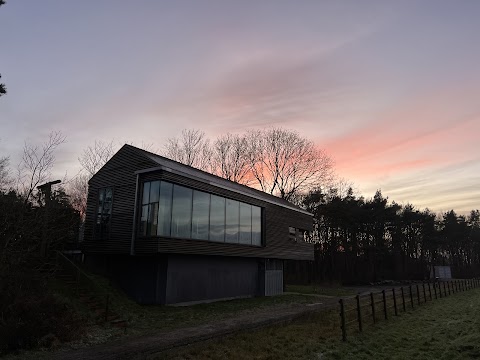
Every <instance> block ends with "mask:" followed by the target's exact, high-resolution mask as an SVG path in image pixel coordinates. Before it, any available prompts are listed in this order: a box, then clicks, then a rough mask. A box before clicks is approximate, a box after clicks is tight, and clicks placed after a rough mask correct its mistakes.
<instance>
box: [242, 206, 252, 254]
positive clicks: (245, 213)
mask: <svg viewBox="0 0 480 360" xmlns="http://www.w3.org/2000/svg"><path fill="white" fill-rule="evenodd" d="M240 244H248V245H251V244H252V205H249V204H245V203H240Z"/></svg>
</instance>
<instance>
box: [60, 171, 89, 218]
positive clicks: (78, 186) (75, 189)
mask: <svg viewBox="0 0 480 360" xmlns="http://www.w3.org/2000/svg"><path fill="white" fill-rule="evenodd" d="M90 178H91V176H90V174H87V173H85V172H81V173H79V174H78V175H77V176H75V177H74V178H73V179H71V180H70V181H69V182H68V184H67V186H66V188H65V192H66V193H67V194H68V197H69V200H70V204H71V205H72V207H73V208H74V209H75V210H77V211H78V213H79V214H80V219H81V220H82V221H83V220H85V214H86V211H87V196H88V181H89V180H90Z"/></svg>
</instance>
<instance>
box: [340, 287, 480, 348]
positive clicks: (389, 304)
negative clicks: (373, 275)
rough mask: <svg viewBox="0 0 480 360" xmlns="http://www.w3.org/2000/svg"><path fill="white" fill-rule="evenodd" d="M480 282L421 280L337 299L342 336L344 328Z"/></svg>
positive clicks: (344, 336)
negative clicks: (415, 282)
mask: <svg viewBox="0 0 480 360" xmlns="http://www.w3.org/2000/svg"><path fill="white" fill-rule="evenodd" d="M479 286H480V279H477V278H475V279H468V280H448V281H436V282H422V283H417V284H411V285H408V286H401V287H396V288H391V289H385V290H382V291H379V292H371V293H369V294H362V295H360V294H359V295H357V296H355V297H352V298H347V299H340V300H339V305H340V328H341V330H342V340H343V341H346V340H347V332H348V333H356V332H363V331H364V330H365V328H366V327H368V326H372V325H374V324H376V323H377V322H379V321H382V320H388V319H389V318H390V317H392V316H399V315H400V314H401V313H402V312H407V310H408V309H412V310H413V309H415V308H416V307H418V306H421V305H423V304H427V303H429V302H432V301H434V300H436V299H441V298H443V297H447V296H450V295H453V294H456V293H459V292H463V291H467V290H471V289H475V288H477V287H479Z"/></svg>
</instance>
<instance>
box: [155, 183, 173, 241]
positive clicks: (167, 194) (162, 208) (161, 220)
mask: <svg viewBox="0 0 480 360" xmlns="http://www.w3.org/2000/svg"><path fill="white" fill-rule="evenodd" d="M172 190H173V184H171V183H169V182H165V181H162V183H161V186H160V204H159V209H158V229H157V234H158V235H160V236H170V224H171V220H172Z"/></svg>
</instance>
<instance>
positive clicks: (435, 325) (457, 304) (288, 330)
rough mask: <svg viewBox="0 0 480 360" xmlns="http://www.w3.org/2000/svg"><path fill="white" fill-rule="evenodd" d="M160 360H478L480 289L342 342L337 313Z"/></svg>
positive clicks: (215, 343) (352, 336) (303, 320)
mask: <svg viewBox="0 0 480 360" xmlns="http://www.w3.org/2000/svg"><path fill="white" fill-rule="evenodd" d="M155 358H156V359H322V360H326V359H426V360H429V359H432V360H433V359H475V358H480V289H476V290H470V291H467V292H462V293H458V294H455V295H452V296H449V297H447V298H443V299H438V300H434V301H432V302H428V303H427V304H425V305H422V306H420V307H418V308H416V309H415V310H411V311H409V312H407V313H404V314H401V316H399V317H396V318H392V319H391V320H389V321H383V322H381V323H378V324H377V325H375V326H372V327H369V328H367V329H365V330H364V332H363V334H356V335H351V336H349V338H348V341H347V342H342V341H341V340H340V330H339V326H338V311H334V312H331V313H325V314H316V315H314V316H311V317H310V318H308V319H301V320H298V321H296V322H294V323H291V324H289V325H286V326H281V327H276V328H267V329H262V330H258V331H253V332H249V333H242V334H238V335H234V336H229V337H226V338H224V339H221V340H217V341H210V342H208V343H203V344H199V345H193V346H191V347H189V348H184V349H181V350H179V351H176V352H171V353H168V354H160V355H158V356H157V357H155Z"/></svg>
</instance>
